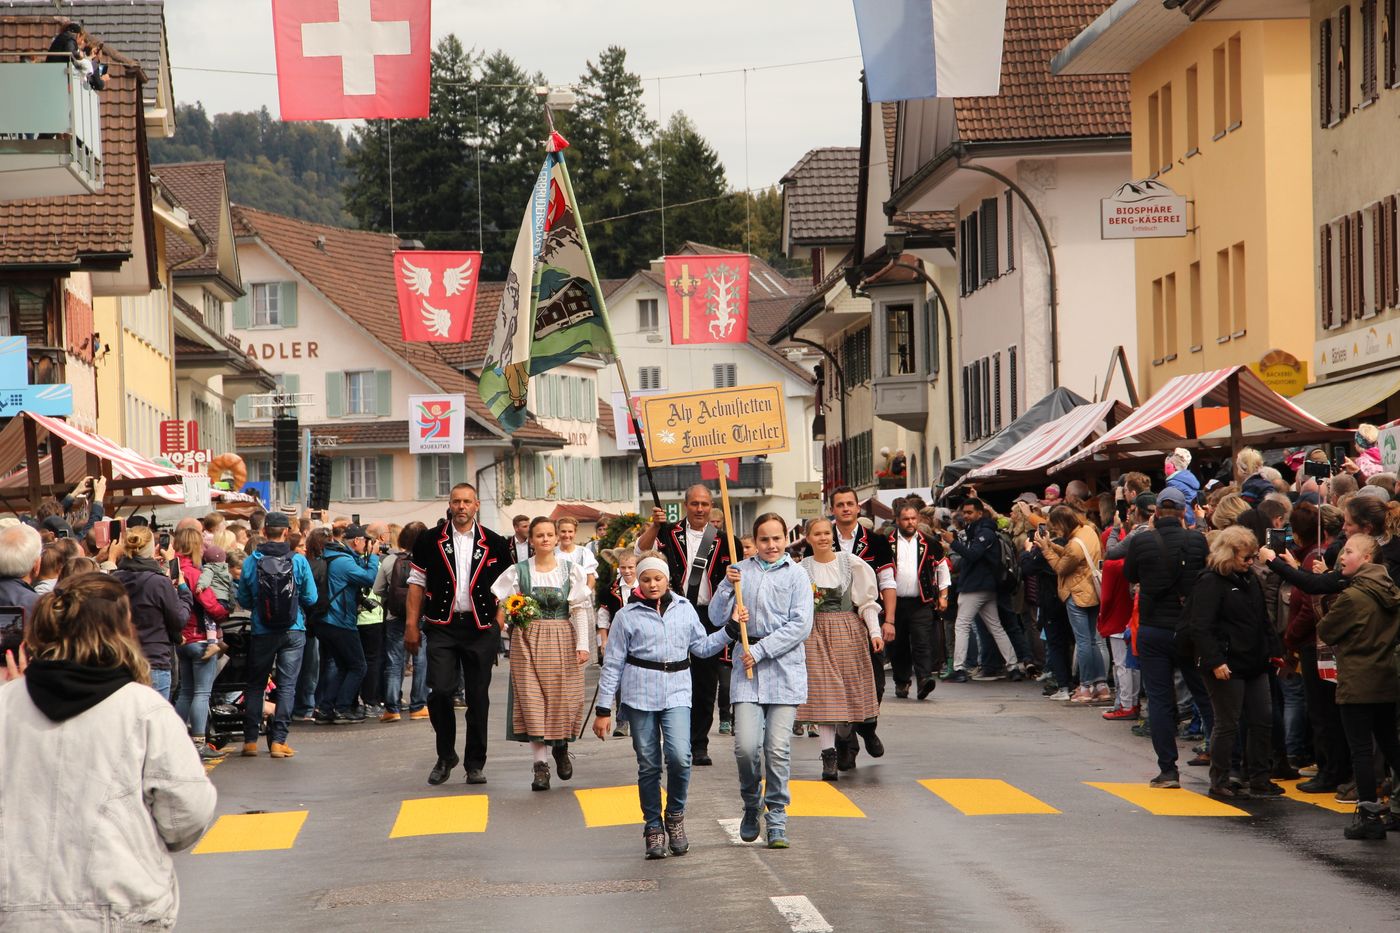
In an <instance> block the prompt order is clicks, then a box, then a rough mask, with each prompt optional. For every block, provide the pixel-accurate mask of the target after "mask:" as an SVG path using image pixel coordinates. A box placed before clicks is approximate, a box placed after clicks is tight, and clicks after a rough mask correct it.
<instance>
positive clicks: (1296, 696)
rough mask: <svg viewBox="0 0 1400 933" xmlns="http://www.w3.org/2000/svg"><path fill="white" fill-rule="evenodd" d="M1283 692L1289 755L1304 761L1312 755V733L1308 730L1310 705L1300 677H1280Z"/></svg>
mask: <svg viewBox="0 0 1400 933" xmlns="http://www.w3.org/2000/svg"><path fill="white" fill-rule="evenodd" d="M1278 685H1279V688H1280V689H1282V690H1283V735H1284V744H1285V745H1286V746H1287V748H1288V754H1289V755H1290V756H1291V757H1293V758H1296V759H1299V760H1302V759H1306V758H1309V757H1311V755H1312V733H1311V732H1310V731H1309V729H1308V705H1307V698H1306V697H1305V696H1304V693H1303V678H1302V677H1301V676H1300V675H1294V676H1292V677H1280V678H1279V679H1278Z"/></svg>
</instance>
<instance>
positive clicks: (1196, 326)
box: [1187, 262, 1205, 353]
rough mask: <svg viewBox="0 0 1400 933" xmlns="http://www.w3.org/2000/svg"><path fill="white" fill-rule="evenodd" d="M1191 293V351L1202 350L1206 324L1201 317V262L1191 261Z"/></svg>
mask: <svg viewBox="0 0 1400 933" xmlns="http://www.w3.org/2000/svg"><path fill="white" fill-rule="evenodd" d="M1187 286H1188V288H1190V290H1191V294H1190V295H1189V296H1188V297H1189V300H1190V302H1191V352H1192V353H1199V352H1201V344H1202V340H1203V339H1204V331H1205V326H1204V322H1203V321H1202V319H1201V264H1200V262H1193V263H1191V274H1190V276H1189V280H1188V282H1187Z"/></svg>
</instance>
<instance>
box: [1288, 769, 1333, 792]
mask: <svg viewBox="0 0 1400 933" xmlns="http://www.w3.org/2000/svg"><path fill="white" fill-rule="evenodd" d="M1297 789H1298V790H1299V791H1300V792H1302V793H1304V794H1332V793H1336V791H1337V782H1336V781H1329V780H1327V779H1326V778H1325V777H1323V776H1322V775H1320V774H1319V775H1316V776H1314V777H1310V778H1308V779H1307V780H1306V781H1299V782H1298V787H1297Z"/></svg>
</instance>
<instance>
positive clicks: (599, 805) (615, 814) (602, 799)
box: [574, 784, 666, 829]
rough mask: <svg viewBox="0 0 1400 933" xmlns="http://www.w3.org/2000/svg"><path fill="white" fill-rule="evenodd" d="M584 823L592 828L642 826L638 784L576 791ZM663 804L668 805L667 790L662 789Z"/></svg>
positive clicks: (663, 805) (575, 794)
mask: <svg viewBox="0 0 1400 933" xmlns="http://www.w3.org/2000/svg"><path fill="white" fill-rule="evenodd" d="M574 797H575V798H577V799H578V806H579V809H580V810H582V811H583V823H584V825H585V826H587V827H589V828H590V829H596V828H597V827H599V826H641V825H642V823H644V822H645V821H644V820H643V819H642V804H641V801H640V800H639V799H638V798H637V785H636V784H624V785H623V786H622V787H593V788H589V789H588V790H576V791H574ZM661 806H662V807H663V808H664V807H665V806H666V791H665V790H662V791H661Z"/></svg>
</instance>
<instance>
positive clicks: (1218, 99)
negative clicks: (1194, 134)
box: [1210, 45, 1229, 139]
mask: <svg viewBox="0 0 1400 933" xmlns="http://www.w3.org/2000/svg"><path fill="white" fill-rule="evenodd" d="M1210 63H1211V69H1210V78H1211V85H1212V87H1213V89H1214V91H1215V94H1214V97H1215V113H1214V115H1213V116H1214V119H1213V120H1212V122H1211V125H1212V126H1213V127H1214V133H1215V135H1213V136H1212V137H1211V139H1219V138H1220V137H1222V136H1224V135H1225V127H1226V126H1228V125H1229V120H1228V119H1227V115H1226V112H1225V107H1226V94H1225V46H1223V45H1217V46H1216V47H1215V51H1213V52H1212V53H1211V57H1210Z"/></svg>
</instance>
